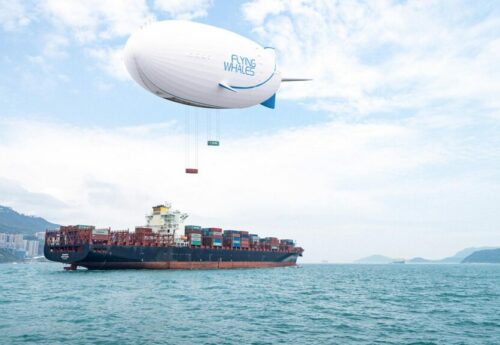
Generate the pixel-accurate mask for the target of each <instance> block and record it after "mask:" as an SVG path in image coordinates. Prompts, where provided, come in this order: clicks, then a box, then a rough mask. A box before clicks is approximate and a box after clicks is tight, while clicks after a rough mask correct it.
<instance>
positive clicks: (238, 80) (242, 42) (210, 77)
mask: <svg viewBox="0 0 500 345" xmlns="http://www.w3.org/2000/svg"><path fill="white" fill-rule="evenodd" d="M125 65H126V67H127V70H128V72H129V73H130V75H131V76H132V78H133V79H134V80H135V81H136V82H137V83H139V84H140V85H141V86H142V87H143V88H145V89H146V90H148V91H150V92H152V93H154V94H155V95H157V96H159V97H162V98H165V99H167V100H169V101H173V102H178V103H183V104H187V105H192V106H197V107H204V108H219V109H227V108H245V107H251V106H254V105H257V104H262V105H264V106H266V107H269V108H274V103H275V93H276V91H278V89H279V87H280V84H281V82H282V81H295V80H297V79H286V80H285V79H283V80H282V78H281V74H280V72H279V70H278V69H277V68H276V55H275V51H274V49H273V48H271V47H262V46H260V45H259V44H257V43H255V42H253V41H251V40H249V39H247V38H245V37H243V36H240V35H238V34H236V33H234V32H231V31H227V30H224V29H220V28H217V27H214V26H210V25H206V24H201V23H196V22H190V21H179V20H167V21H160V22H154V23H151V24H148V25H145V26H143V27H142V28H141V29H139V30H138V31H137V32H135V33H134V34H133V35H132V36H131V37H130V38H129V39H128V41H127V44H126V46H125ZM300 80H302V79H300Z"/></svg>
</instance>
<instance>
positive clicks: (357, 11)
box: [0, 0, 500, 263]
mask: <svg viewBox="0 0 500 345" xmlns="http://www.w3.org/2000/svg"><path fill="white" fill-rule="evenodd" d="M229 16H230V18H231V20H227V19H228V18H229ZM169 19H184V20H194V21H198V22H202V23H206V24H209V25H214V26H218V27H222V28H225V29H228V30H230V31H234V32H236V33H238V34H240V35H242V36H245V37H248V38H249V39H251V40H254V41H256V42H258V43H259V44H261V45H263V46H268V45H270V46H273V47H275V49H276V52H277V57H278V62H279V67H280V68H281V70H282V72H283V76H286V77H312V78H313V79H314V80H313V81H311V82H308V83H296V84H294V85H291V84H290V83H285V85H282V86H281V88H280V90H279V92H278V93H277V99H276V102H277V103H276V109H275V110H269V109H267V108H264V107H261V106H257V107H252V108H247V109H240V110H223V111H221V121H222V123H221V126H222V134H221V146H220V147H218V148H216V149H214V148H208V147H206V146H203V145H201V147H200V166H199V168H200V174H199V175H198V176H186V174H184V168H185V167H184V164H185V157H184V156H185V152H184V136H183V126H184V114H185V112H186V110H185V107H184V106H182V105H179V104H174V103H172V102H167V101H165V100H162V99H160V98H158V97H155V96H154V95H152V94H150V93H148V92H146V91H145V90H143V89H142V88H141V87H139V86H138V85H136V84H135V83H134V82H133V81H132V80H131V78H130V77H129V75H128V73H127V72H126V70H125V67H124V66H123V62H122V49H123V46H124V44H125V42H126V40H127V38H128V37H129V36H130V34H132V33H133V32H134V31H135V30H136V29H137V28H139V27H140V26H141V25H142V24H144V23H145V22H147V21H148V20H169ZM499 42H500V9H499V8H498V6H496V7H495V6H494V4H491V3H488V2H487V1H478V2H474V3H473V4H471V3H469V2H466V1H457V2H453V3H439V2H427V3H419V2H405V3H400V2H394V3H393V2H385V1H381V2H377V3H372V4H366V3H362V2H352V3H340V4H331V3H324V4H323V3H321V2H303V3H302V2H300V3H298V2H292V1H284V2H274V1H260V0H253V1H238V2H230V3H227V2H224V3H223V2H221V1H210V0H195V1H188V0H186V1H183V2H182V3H180V2H167V1H155V2H152V1H136V2H133V1H132V2H105V3H102V2H99V1H89V2H86V3H85V4H83V3H79V2H65V1H56V0H53V1H52V0H48V1H42V2H39V3H37V4H33V3H30V2H25V1H8V2H4V3H3V4H2V6H0V47H1V52H2V53H0V60H1V61H2V64H0V72H1V74H2V76H3V78H2V81H1V82H0V95H1V97H0V205H4V206H8V207H11V208H13V209H14V210H15V211H17V212H19V213H23V214H33V215H36V216H38V217H42V218H44V219H46V220H48V221H49V222H54V223H57V224H77V223H79V224H93V225H96V226H111V227H112V228H122V227H126V228H132V227H133V226H135V225H140V224H141V223H142V222H143V221H144V215H145V214H146V213H147V212H149V210H150V207H151V206H152V205H154V204H158V203H163V202H165V201H170V202H171V203H172V205H173V208H174V209H180V210H182V211H184V212H187V213H188V214H190V218H188V223H191V222H192V223H196V224H202V225H206V226H220V227H223V228H236V229H242V230H245V229H249V230H252V231H254V232H256V233H259V234H262V235H266V236H268V235H269V236H271V235H272V236H277V237H280V238H292V239H294V240H296V242H297V243H298V244H299V245H300V246H302V247H304V248H305V253H304V257H303V258H301V260H300V262H301V263H321V261H323V260H327V261H329V263H334V262H338V263H347V262H352V261H354V260H357V259H360V258H363V257H366V256H369V255H374V254H375V253H382V254H383V255H384V256H389V257H394V258H398V257H404V258H413V257H424V258H426V259H439V258H443V257H445V256H451V255H453V254H454V253H456V252H458V251H460V250H462V249H464V248H469V247H484V246H495V245H500V213H499V212H498V210H497V206H496V205H498V204H499V203H500V193H499V192H500V159H499V158H500V136H499V135H498V133H499V129H500V100H499V98H498V95H499V94H500V65H499V64H498V60H499V59H500V44H499ZM206 114H207V111H206V110H198V116H199V118H200V123H201V126H200V132H201V133H202V135H201V138H202V139H201V140H200V142H201V143H203V142H204V138H205V128H204V124H205V123H204V121H205V116H206ZM160 152H161V156H160V157H166V158H165V159H159V155H160Z"/></svg>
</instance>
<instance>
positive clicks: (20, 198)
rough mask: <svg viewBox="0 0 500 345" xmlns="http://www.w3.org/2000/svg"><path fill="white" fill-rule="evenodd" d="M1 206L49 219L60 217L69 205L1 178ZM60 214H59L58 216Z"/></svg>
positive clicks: (13, 181)
mask: <svg viewBox="0 0 500 345" xmlns="http://www.w3.org/2000/svg"><path fill="white" fill-rule="evenodd" d="M0 205H2V206H10V207H12V208H14V209H15V210H17V211H21V212H23V213H27V214H34V215H41V214H43V215H46V216H47V217H54V218H55V217H60V213H61V212H63V211H64V210H65V209H66V208H67V206H68V205H66V204H64V203H63V202H62V201H60V200H57V199H56V198H54V197H52V196H50V195H49V194H46V193H37V192H31V191H29V190H27V189H25V188H23V187H22V186H21V185H20V184H19V183H18V182H17V181H15V180H10V179H5V178H1V177H0ZM57 213H59V214H57Z"/></svg>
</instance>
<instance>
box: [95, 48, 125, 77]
mask: <svg viewBox="0 0 500 345" xmlns="http://www.w3.org/2000/svg"><path fill="white" fill-rule="evenodd" d="M87 52H88V53H89V55H90V56H91V57H92V58H94V59H95V60H96V61H97V65H98V67H99V68H100V69H102V70H103V71H104V72H106V73H107V74H108V75H110V76H112V77H114V78H115V79H118V80H122V81H123V80H130V76H129V74H128V72H127V70H126V68H125V64H124V62H123V47H118V48H89V49H87Z"/></svg>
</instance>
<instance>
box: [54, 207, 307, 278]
mask: <svg viewBox="0 0 500 345" xmlns="http://www.w3.org/2000/svg"><path fill="white" fill-rule="evenodd" d="M187 217H188V215H187V214H186V213H182V212H180V211H178V210H173V209H172V206H171V204H169V203H166V204H163V205H158V206H155V207H153V211H152V212H151V213H150V214H148V215H147V216H146V225H145V226H140V227H136V228H135V231H129V230H116V231H115V230H111V229H110V228H104V229H103V228H96V227H95V226H89V225H72V226H61V227H60V228H59V229H57V230H47V231H46V234H45V246H44V254H45V257H46V258H47V259H49V260H51V261H57V262H61V263H65V264H67V266H66V267H65V269H67V270H75V269H77V268H78V267H79V266H80V267H85V268H87V269H90V270H95V269H98V270H105V269H142V268H144V269H217V268H257V267H283V266H295V265H296V264H297V258H298V257H299V256H302V253H303V251H304V250H303V249H302V248H301V247H297V246H296V245H295V242H294V241H293V240H289V239H281V240H280V239H278V238H276V237H265V238H260V237H259V236H258V235H256V234H251V233H249V232H248V231H241V230H223V229H222V228H213V227H212V228H203V227H201V226H198V225H186V226H184V225H183V223H184V220H185V219H186V218H187ZM182 228H183V230H184V233H183V234H182V233H181V229H182Z"/></svg>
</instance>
